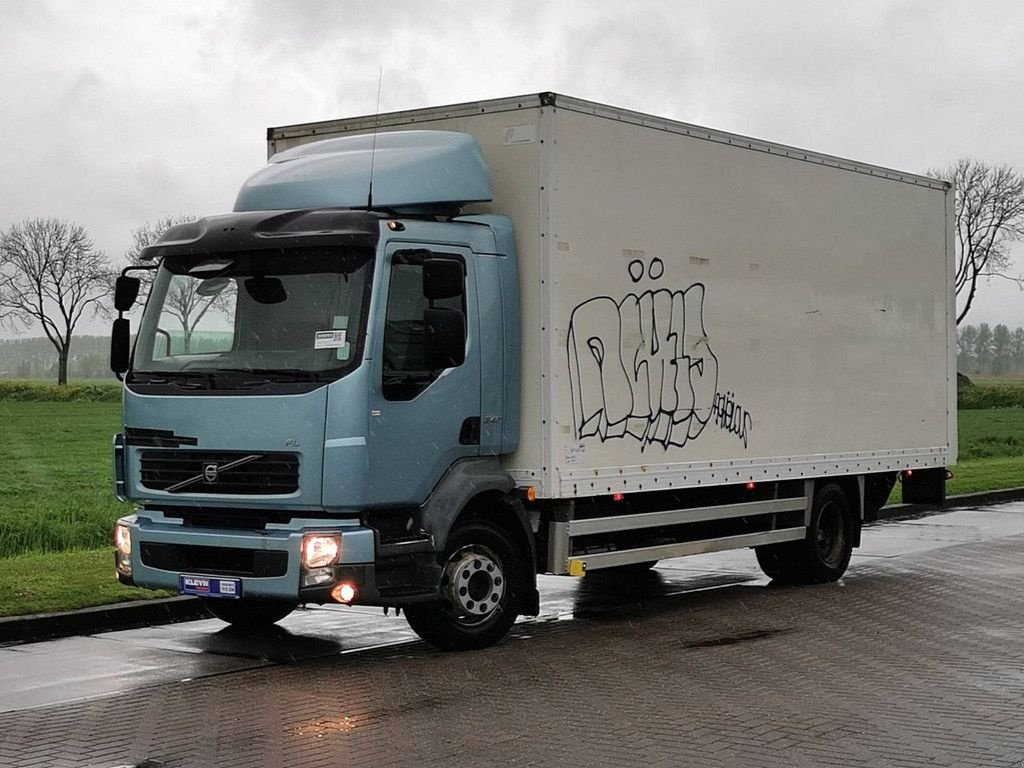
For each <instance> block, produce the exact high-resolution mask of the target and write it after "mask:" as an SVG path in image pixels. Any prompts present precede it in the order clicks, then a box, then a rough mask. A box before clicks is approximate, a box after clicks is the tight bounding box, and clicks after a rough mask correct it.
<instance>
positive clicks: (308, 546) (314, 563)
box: [302, 533, 341, 569]
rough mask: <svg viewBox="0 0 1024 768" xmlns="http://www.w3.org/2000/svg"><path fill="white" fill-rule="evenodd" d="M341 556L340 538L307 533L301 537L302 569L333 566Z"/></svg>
mask: <svg viewBox="0 0 1024 768" xmlns="http://www.w3.org/2000/svg"><path fill="white" fill-rule="evenodd" d="M340 556H341V537H340V536H328V535H325V534H322V533H307V534H306V535H305V536H303V537H302V567H303V568H307V569H308V568H323V567H324V566H328V565H334V564H335V563H336V562H338V558H339V557H340Z"/></svg>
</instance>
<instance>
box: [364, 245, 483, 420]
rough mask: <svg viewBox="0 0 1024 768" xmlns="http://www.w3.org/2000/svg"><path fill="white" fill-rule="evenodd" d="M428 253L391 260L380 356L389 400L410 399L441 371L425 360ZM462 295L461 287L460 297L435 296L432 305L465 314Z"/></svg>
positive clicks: (397, 254) (406, 253) (411, 252)
mask: <svg viewBox="0 0 1024 768" xmlns="http://www.w3.org/2000/svg"><path fill="white" fill-rule="evenodd" d="M427 255H430V254H428V252H426V251H407V252H399V253H396V254H395V255H394V257H393V260H392V263H391V279H390V287H389V289H388V305H387V312H386V315H385V320H384V352H383V358H382V368H383V381H382V387H383V390H384V397H385V398H386V399H388V400H411V399H413V398H414V397H416V396H417V395H418V394H419V393H420V392H422V391H423V390H424V389H426V388H427V387H428V386H430V384H431V383H432V382H433V381H434V380H435V379H437V377H438V376H439V375H440V373H441V371H439V370H431V369H430V367H429V365H428V361H427V357H428V356H427V326H426V323H425V322H424V312H425V310H426V309H427V308H428V307H429V306H431V304H430V302H429V301H428V300H427V299H426V297H425V296H424V295H423V259H424V257H425V256H427ZM444 255H446V256H448V255H449V254H444ZM465 297H466V294H465V287H463V292H462V294H461V295H460V296H454V297H451V298H447V299H435V300H434V302H433V306H434V307H435V308H439V309H450V310H457V311H459V312H462V313H465Z"/></svg>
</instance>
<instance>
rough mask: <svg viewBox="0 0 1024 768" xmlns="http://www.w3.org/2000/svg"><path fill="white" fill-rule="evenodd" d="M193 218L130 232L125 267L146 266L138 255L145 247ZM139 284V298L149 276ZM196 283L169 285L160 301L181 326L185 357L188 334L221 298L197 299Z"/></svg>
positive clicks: (172, 218)
mask: <svg viewBox="0 0 1024 768" xmlns="http://www.w3.org/2000/svg"><path fill="white" fill-rule="evenodd" d="M196 218H198V217H196V216H191V215H188V214H180V213H179V214H175V215H171V216H164V217H163V218H161V219H157V221H156V222H155V223H150V222H146V223H145V224H143V225H142V226H140V227H136V228H135V229H133V230H132V233H131V237H132V245H131V248H129V249H128V250H127V251H126V252H125V258H126V259H127V260H128V263H129V264H133V265H137V264H146V263H147V262H144V261H142V251H143V249H144V248H146V247H147V246H149V245H152V244H153V243H155V242H156V241H157V240H158V239H159V238H160V236H161V235H162V234H163V233H164V232H166V231H167V230H168V229H170V228H171V227H173V226H177V225H178V224H187V223H189V222H192V221H195V220H196ZM140 277H141V278H142V280H143V295H144V296H145V295H148V293H149V289H150V288H151V287H152V284H153V273H152V272H144V273H141V274H140ZM198 285H199V282H198V281H189V282H188V283H181V284H178V285H172V286H171V289H170V292H169V293H168V295H167V297H166V298H165V299H164V307H163V309H164V312H165V313H166V314H168V315H170V316H171V317H173V318H175V319H176V320H177V321H178V323H179V324H180V325H181V330H182V340H183V343H184V351H185V352H186V353H187V352H189V351H190V350H191V347H192V334H193V333H194V332H195V330H196V327H197V326H198V325H199V322H200V321H201V320H202V319H203V317H204V316H205V315H206V313H207V312H209V311H210V309H211V308H213V307H216V306H219V305H220V304H221V303H222V302H223V301H224V298H223V297H221V296H217V295H214V296H201V295H199V294H198V293H197V292H196V288H197V287H198Z"/></svg>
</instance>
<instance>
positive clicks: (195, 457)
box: [141, 450, 299, 495]
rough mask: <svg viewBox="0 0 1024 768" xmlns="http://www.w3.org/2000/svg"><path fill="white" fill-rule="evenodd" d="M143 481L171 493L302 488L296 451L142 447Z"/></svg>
mask: <svg viewBox="0 0 1024 768" xmlns="http://www.w3.org/2000/svg"><path fill="white" fill-rule="evenodd" d="M141 463H142V485H143V486H145V487H146V488H150V489H152V490H154V491H168V492H169V493H224V494H229V493H234V494H255V495H270V494H283V493H294V492H295V491H296V490H298V488H299V457H298V455H297V454H294V453H245V452H242V451H180V450H179V451H173V450H171V451H143V452H142V457H141Z"/></svg>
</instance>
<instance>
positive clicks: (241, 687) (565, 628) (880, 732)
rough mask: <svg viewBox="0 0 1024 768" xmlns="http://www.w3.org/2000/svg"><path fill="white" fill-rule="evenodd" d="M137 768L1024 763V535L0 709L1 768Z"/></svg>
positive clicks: (902, 767)
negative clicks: (486, 631) (473, 645)
mask: <svg viewBox="0 0 1024 768" xmlns="http://www.w3.org/2000/svg"><path fill="white" fill-rule="evenodd" d="M658 578H659V577H658V576H657V575H652V581H651V582H650V583H649V584H647V585H646V587H647V589H648V590H649V591H653V592H656V591H657V589H658ZM583 589H584V591H585V590H586V589H587V587H586V586H584V588H583ZM585 598H586V596H585V595H584V596H583V598H581V599H584V600H585ZM147 761H148V762H147ZM139 764H142V765H147V766H152V767H153V768H157V767H158V766H166V767H167V768H171V767H172V766H173V767H174V768H179V767H180V768H184V767H185V766H232V767H236V766H290V765H295V766H346V767H347V766H364V765H365V766H423V765H443V766H451V767H453V768H454V767H457V766H503V767H508V766H616V767H617V766H702V767H703V766H721V767H722V768H744V767H746V766H750V767H751V768H755V767H756V768H771V767H773V766H779V767H780V768H781V767H785V768H793V767H800V766H854V767H858V768H859V767H864V768H874V767H875V766H877V767H878V768H881V767H882V766H886V767H888V768H920V767H923V766H985V768H995V767H999V766H1002V767H1005V768H1011V767H1014V766H1017V767H1019V766H1024V536H1012V537H1007V538H1003V539H997V540H991V541H984V542H977V543H968V544H961V545H957V546H950V547H945V548H941V549H934V550H931V551H928V552H924V553H918V554H909V555H904V556H901V557H898V558H878V559H877V560H873V561H868V562H863V561H862V562H861V563H860V564H859V565H858V566H857V567H856V568H855V569H853V570H852V571H851V572H850V574H849V575H848V576H847V578H846V579H845V580H844V582H843V583H842V584H839V585H826V586H820V587H813V588H773V587H763V586H734V587H728V588H725V589H720V590H713V591H707V592H696V593H689V594H685V595H678V596H671V597H664V598H661V599H656V600H653V601H650V602H646V603H645V604H643V605H636V606H633V607H630V608H623V609H619V610H616V611H612V612H609V613H602V614H600V615H599V616H595V617H592V618H589V619H576V620H572V621H546V622H533V623H523V624H519V625H517V627H516V628H515V629H514V630H513V634H512V636H511V637H510V638H509V639H508V640H507V641H506V642H504V643H502V644H501V645H500V646H498V647H496V648H492V649H489V650H486V651H481V652H477V653H470V654H441V653H437V652H434V651H433V650H431V649H430V648H428V647H427V646H425V645H423V644H418V643H416V644H409V645H402V646H395V647H391V648H385V649H380V650H377V651H370V652H366V653H363V654H353V655H348V656H344V657H340V658H337V657H336V658H333V659H316V660H312V661H305V662H301V663H297V664H292V665H287V666H276V667H263V668H259V669H255V670H248V671H241V672H235V673H231V674H225V675H220V676H213V677H207V678H203V679H198V680H194V681H190V682H181V683H176V684H171V685H166V684H165V685H159V686H151V687H147V688H141V689H138V690H136V691H132V692H129V693H126V694H122V695H119V696H116V697H107V698H102V699H98V700H94V701H88V702H82V703H77V704H70V705H60V706H50V707H42V708H38V709H30V710H24V711H20V712H12V713H8V714H4V715H0V766H55V767H57V766H83V765H84V766H90V767H94V768H110V767H112V766H122V765H139Z"/></svg>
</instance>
